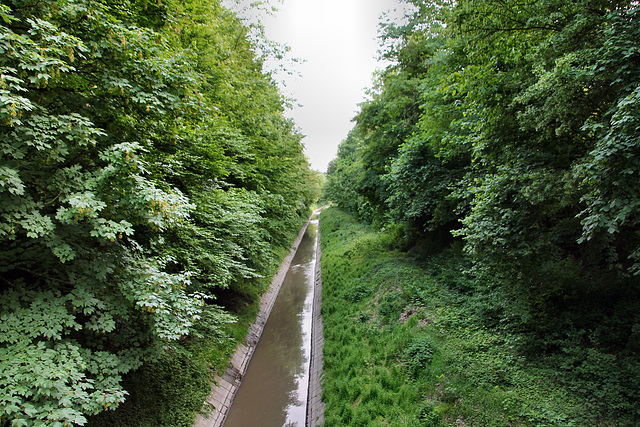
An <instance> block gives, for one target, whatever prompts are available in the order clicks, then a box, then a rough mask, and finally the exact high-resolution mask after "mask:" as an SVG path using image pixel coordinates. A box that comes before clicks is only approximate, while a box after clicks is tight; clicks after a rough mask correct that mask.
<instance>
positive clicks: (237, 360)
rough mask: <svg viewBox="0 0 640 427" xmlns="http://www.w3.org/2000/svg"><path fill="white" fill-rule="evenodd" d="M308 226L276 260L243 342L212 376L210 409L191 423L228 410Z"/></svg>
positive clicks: (217, 419)
mask: <svg viewBox="0 0 640 427" xmlns="http://www.w3.org/2000/svg"><path fill="white" fill-rule="evenodd" d="M317 212H318V211H315V212H314V214H316V213H317ZM308 226H309V220H307V222H306V223H305V225H304V226H303V227H302V229H301V230H300V233H299V234H298V237H297V238H296V240H295V241H294V242H293V245H292V246H291V248H290V249H289V254H288V255H287V256H286V257H285V258H284V260H283V261H282V263H281V264H280V268H279V269H278V272H277V273H276V274H275V275H274V276H273V279H272V280H271V284H270V285H269V289H268V290H267V291H266V292H265V293H264V295H262V298H261V299H260V311H259V312H258V315H257V317H256V321H255V322H254V323H252V324H251V325H249V332H248V333H247V336H246V337H245V342H244V343H243V344H242V343H241V344H239V345H238V347H237V348H236V351H235V352H234V353H233V355H232V356H231V361H230V363H229V366H228V368H227V371H226V372H225V373H224V375H223V376H222V377H220V376H218V377H216V378H215V379H214V383H213V384H212V387H211V394H210V395H209V397H208V398H207V399H206V400H205V402H204V405H205V407H206V406H210V407H211V409H212V411H211V413H210V414H209V416H205V415H202V414H200V415H198V416H197V417H196V419H195V422H194V424H193V427H220V426H222V425H223V424H224V421H225V419H226V417H227V414H228V413H229V408H230V407H231V403H232V402H233V398H234V397H235V395H236V392H237V391H238V388H239V387H240V382H241V381H242V377H244V374H245V373H246V372H247V367H248V366H249V361H250V360H251V357H252V356H253V352H254V351H255V349H256V346H257V345H258V341H259V340H260V335H262V330H263V329H264V325H265V324H266V323H267V319H268V318H269V314H270V313H271V309H272V308H273V304H274V302H275V300H276V297H277V296H278V292H279V291H280V287H281V286H282V283H283V282H284V278H285V277H286V275H287V272H288V271H289V266H290V265H291V261H293V257H294V256H295V254H296V251H297V250H298V246H299V245H300V241H301V240H302V237H303V236H304V233H305V232H306V231H307V227H308ZM318 241H319V240H318ZM312 354H313V350H312Z"/></svg>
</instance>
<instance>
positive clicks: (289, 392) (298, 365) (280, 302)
mask: <svg viewBox="0 0 640 427" xmlns="http://www.w3.org/2000/svg"><path fill="white" fill-rule="evenodd" d="M317 226H318V221H317V220H316V221H311V223H310V224H309V227H308V228H307V232H306V233H305V235H304V237H303V238H302V241H301V242H300V246H299V247H298V251H297V253H296V255H295V257H294V258H293V261H292V263H291V267H290V268H289V271H288V272H287V276H286V277H285V280H284V282H283V284H282V287H281V288H280V293H279V294H278V297H277V299H276V301H275V303H274V305H273V309H272V311H271V315H270V316H269V320H268V321H267V324H266V325H265V328H264V331H263V332H262V337H261V338H260V342H259V343H258V346H257V347H256V350H255V352H254V354H253V358H252V359H251V362H250V364H249V367H248V368H247V373H246V374H245V376H244V379H243V381H242V385H241V386H240V389H239V390H238V393H237V394H236V397H235V399H234V402H233V405H232V406H231V409H230V410H229V415H228V417H227V420H226V422H225V427H234V426H238V427H247V426H264V427H269V426H278V427H280V426H304V423H305V418H306V401H307V386H308V382H309V376H308V375H309V356H310V351H311V319H312V316H311V314H312V313H311V309H312V302H313V272H314V267H315V261H316V260H315V257H316V235H317Z"/></svg>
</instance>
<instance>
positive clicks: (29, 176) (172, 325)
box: [0, 0, 313, 425]
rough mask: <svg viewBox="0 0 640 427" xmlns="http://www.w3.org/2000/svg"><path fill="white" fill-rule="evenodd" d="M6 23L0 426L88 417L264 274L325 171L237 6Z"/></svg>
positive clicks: (2, 45) (12, 11) (53, 8)
mask: <svg viewBox="0 0 640 427" xmlns="http://www.w3.org/2000/svg"><path fill="white" fill-rule="evenodd" d="M0 24H1V26H0V123H1V127H0V147H1V150H0V151H1V154H0V156H1V157H0V192H1V193H2V197H1V198H0V274H1V277H2V281H1V283H2V285H1V286H0V293H1V296H0V320H1V321H0V420H2V422H5V421H7V422H11V423H12V425H39V424H40V423H49V424H51V425H70V424H83V423H84V422H85V421H86V416H88V415H93V414H96V413H98V412H101V411H104V410H107V409H112V408H114V407H115V406H117V405H118V404H119V403H121V402H123V401H124V399H125V397H126V394H127V392H126V391H125V390H124V389H123V388H122V385H121V377H122V375H123V374H125V373H127V372H130V371H132V370H135V369H136V368H138V367H139V366H141V364H142V363H144V360H145V359H148V358H154V357H158V355H161V354H162V352H163V351H164V349H166V348H171V347H172V346H175V345H177V344H176V343H177V342H178V340H180V339H184V337H185V336H186V335H187V334H188V333H189V331H190V330H191V328H192V327H193V326H194V323H196V322H197V321H198V319H199V318H200V316H201V312H202V307H203V306H204V304H205V300H206V299H207V298H209V297H210V296H211V295H212V289H214V288H215V287H220V286H228V285H229V283H232V282H237V281H240V280H242V279H243V278H254V277H256V276H258V275H259V274H260V268H261V266H264V265H265V264H267V263H268V260H269V258H270V257H272V256H273V254H272V250H271V249H272V247H273V246H276V245H281V244H284V243H285V242H284V241H283V240H284V239H285V237H286V236H287V235H286V232H287V231H288V230H292V229H293V228H295V227H296V225H297V224H298V223H299V220H300V217H301V216H303V215H306V208H307V206H308V204H309V203H310V202H311V199H312V197H313V196H312V192H311V190H310V189H309V187H308V186H306V185H304V184H300V183H301V182H303V180H304V179H307V178H308V177H309V176H310V174H311V173H310V171H309V170H308V162H307V161H306V159H305V158H304V155H303V153H302V146H301V144H300V136H299V135H297V134H295V133H294V132H293V130H292V129H293V128H292V124H291V123H290V122H289V121H288V120H286V119H285V118H284V117H282V99H281V97H280V95H279V94H278V93H277V90H276V88H275V86H274V85H273V82H272V81H271V79H270V77H269V76H266V75H264V74H262V72H261V66H260V63H259V61H256V60H255V57H254V55H253V53H252V51H251V46H250V44H249V42H248V41H247V40H246V30H245V29H244V28H243V27H242V25H241V24H240V23H239V21H238V20H237V19H236V18H235V17H234V16H233V15H232V14H231V13H230V12H228V11H226V10H225V9H223V8H222V7H221V6H220V5H219V3H218V2H212V3H209V2H207V3H199V2H196V1H194V2H187V3H179V2H157V3H153V2H152V3H149V2H146V1H133V0H132V1H128V0H127V1H125V2H110V1H106V2H93V1H89V0H86V1H85V0H69V1H63V2H57V1H48V0H45V1H40V2H35V3H33V2H25V1H22V0H13V1H11V2H8V3H5V4H2V5H0ZM225 29H228V30H229V32H225V31H224V30H225ZM239 47H241V48H239ZM238 48H239V49H238ZM224 85H231V86H232V87H233V88H234V90H232V91H227V90H224V89H226V87H225V88H223V86H224ZM232 219H233V220H232ZM209 311H210V310H209ZM214 317H215V316H214ZM218 317H220V318H224V320H223V321H226V320H228V317H224V316H222V317H221V316H218ZM208 326H211V327H214V326H215V325H208ZM214 329H215V328H214Z"/></svg>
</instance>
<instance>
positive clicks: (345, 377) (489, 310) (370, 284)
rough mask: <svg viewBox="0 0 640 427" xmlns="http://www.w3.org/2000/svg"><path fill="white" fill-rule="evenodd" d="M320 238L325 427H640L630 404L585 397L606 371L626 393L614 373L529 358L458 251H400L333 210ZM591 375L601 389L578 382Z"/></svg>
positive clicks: (390, 238) (494, 296)
mask: <svg viewBox="0 0 640 427" xmlns="http://www.w3.org/2000/svg"><path fill="white" fill-rule="evenodd" d="M321 231H322V256H323V257H322V271H323V273H322V274H323V307H322V314H323V319H324V324H325V347H324V363H325V365H324V370H325V380H324V386H323V399H324V401H325V402H326V412H325V416H326V425H327V426H349V425H351V426H417V425H421V426H433V427H435V426H476V427H479V426H482V427H491V426H495V427H504V426H627V425H629V426H631V425H637V424H633V423H634V422H635V421H637V415H635V416H634V415H633V413H632V410H631V409H632V406H633V405H634V403H633V402H629V401H628V395H624V394H622V393H621V394H619V395H615V391H613V392H612V393H614V395H611V393H608V390H613V387H609V388H607V385H606V384H604V382H603V383H602V384H601V385H602V387H601V388H600V390H602V395H601V396H598V397H597V398H596V396H591V397H590V393H591V392H590V391H589V390H587V386H590V387H594V389H596V390H597V389H598V387H597V382H598V381H601V380H598V379H597V378H599V377H602V376H603V375H604V374H603V372H606V370H607V369H609V372H611V381H612V382H615V381H618V382H619V384H622V383H623V381H624V379H619V378H618V379H616V378H614V376H613V375H614V374H615V373H614V372H613V371H614V368H613V367H608V368H607V367H606V366H605V364H603V363H601V364H597V363H595V362H594V361H592V362H594V363H591V365H585V364H582V365H578V364H577V363H574V362H575V361H576V360H577V358H575V359H572V358H571V353H567V351H570V350H571V349H569V350H566V351H565V353H564V356H562V358H560V357H557V358H555V359H554V357H555V356H554V355H541V356H539V357H531V356H528V355H527V356H526V355H524V354H522V352H521V348H522V346H521V344H520V340H522V339H523V335H520V334H519V333H518V332H517V331H514V330H513V328H511V327H506V326H505V325H504V324H503V322H501V321H500V319H501V317H500V316H498V315H496V313H495V311H497V310H499V307H500V304H498V301H500V302H501V304H503V303H504V300H503V299H504V296H503V295H501V294H499V291H497V290H495V289H493V288H492V286H491V284H490V283H483V282H482V281H480V280H479V279H477V278H475V277H474V276H473V275H472V274H470V273H468V272H467V271H468V269H469V267H470V264H469V262H468V260H467V259H466V258H465V256H464V255H463V254H462V253H461V250H460V249H459V248H457V247H456V246H455V245H454V246H453V247H448V248H446V249H441V250H431V251H430V250H429V248H428V247H422V248H421V249H420V253H419V255H418V254H417V253H415V252H413V253H412V252H411V251H410V252H409V253H403V252H401V251H399V250H398V249H397V248H395V247H394V245H395V244H396V243H397V242H398V241H399V239H397V238H396V236H395V235H394V233H393V231H386V232H377V231H374V230H372V229H371V228H368V227H367V226H365V225H362V224H360V223H358V222H356V221H355V220H354V219H353V218H352V217H351V216H349V215H348V214H345V213H344V212H342V211H340V210H338V209H336V208H331V209H329V210H327V211H325V212H324V213H323V214H322V220H321ZM427 246H428V245H427ZM414 251H415V249H414ZM485 282H486V279H485ZM503 320H504V319H503ZM574 350H575V352H579V351H582V349H579V346H576V347H574ZM584 351H585V354H588V353H590V352H589V351H588V349H587V350H584ZM591 353H593V352H591ZM576 354H577V353H576ZM556 356H557V355H556ZM554 360H555V361H557V362H558V363H557V364H549V363H548V362H549V361H554ZM572 364H574V365H575V366H574V365H572ZM588 366H591V369H592V372H590V373H589V375H592V377H593V378H596V380H594V381H596V382H595V383H593V382H592V383H587V382H586V380H584V378H586V377H588V376H581V377H579V376H576V375H577V374H575V372H574V371H575V370H579V369H581V367H582V368H585V367H588ZM634 366H635V365H634ZM598 370H599V371H601V372H600V373H597V372H596V371H598ZM629 372H632V371H629ZM629 372H627V373H629ZM572 375H573V376H572ZM576 378H582V379H576ZM589 378H591V377H589ZM581 381H582V382H581ZM601 382H602V381H601ZM618 388H620V387H618ZM625 399H627V400H626V401H625ZM630 405H631V406H630ZM630 408H631V409H630Z"/></svg>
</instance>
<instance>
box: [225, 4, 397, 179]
mask: <svg viewBox="0 0 640 427" xmlns="http://www.w3.org/2000/svg"><path fill="white" fill-rule="evenodd" d="M228 1H230V0H228ZM228 1H227V2H226V3H228ZM272 4H273V5H274V6H275V7H277V9H278V11H277V12H276V13H275V14H274V15H272V16H265V15H264V14H263V15H262V16H261V17H260V19H261V21H262V23H263V24H264V25H265V32H266V36H267V38H268V39H271V40H274V41H276V42H279V43H281V44H286V45H288V46H290V47H291V52H290V55H291V56H292V57H294V58H300V59H302V60H304V61H305V62H304V63H299V64H295V66H294V67H293V68H294V71H297V73H299V74H300V75H299V76H298V75H296V73H294V74H293V75H291V76H286V75H284V74H279V75H277V76H276V80H283V79H284V80H285V84H286V87H285V88H284V93H285V95H287V96H291V97H293V98H295V99H296V101H297V104H300V106H296V107H294V108H293V110H292V111H289V112H288V113H287V116H288V117H292V118H293V119H294V121H295V122H296V124H297V126H298V127H299V129H300V131H301V133H302V134H303V135H305V138H304V140H303V142H304V144H305V147H306V148H305V153H306V155H307V157H308V158H309V160H310V162H311V167H312V168H313V169H316V170H319V171H321V172H325V171H326V168H327V164H328V163H329V161H331V159H333V158H334V157H335V155H336V152H337V147H338V144H339V143H340V142H341V141H342V140H343V139H345V138H346V136H347V134H348V133H349V130H350V129H351V128H352V127H353V122H352V121H351V119H352V118H353V117H354V116H355V114H356V113H357V112H358V105H357V104H359V103H360V102H362V101H363V100H364V99H365V90H366V88H369V87H371V80H372V74H373V72H374V70H375V69H376V68H384V64H382V63H379V62H377V60H376V58H377V57H378V55H377V51H378V49H379V45H378V41H377V40H376V35H377V31H378V22H379V17H380V15H381V14H382V13H383V12H386V11H389V10H393V9H401V8H402V4H400V3H399V2H398V1H397V0H283V1H272ZM250 13H253V14H256V13H258V12H256V11H255V10H254V11H253V12H250Z"/></svg>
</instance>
